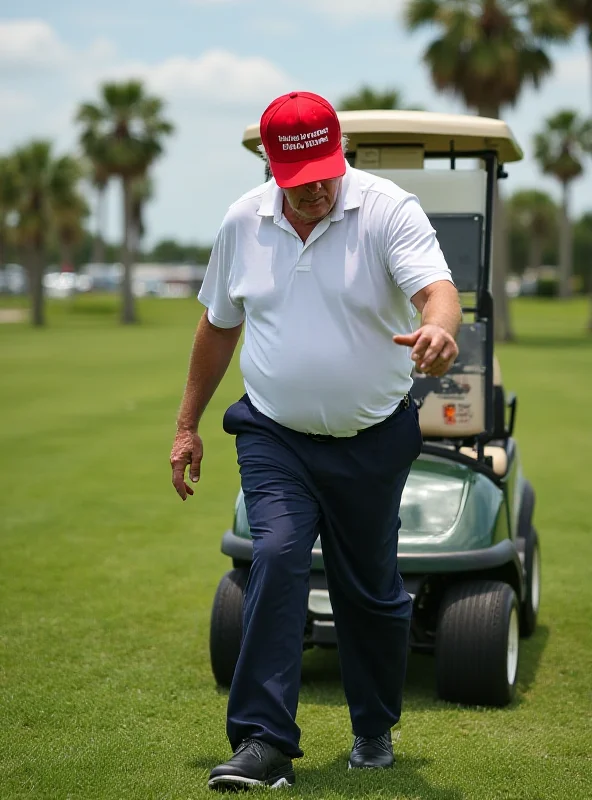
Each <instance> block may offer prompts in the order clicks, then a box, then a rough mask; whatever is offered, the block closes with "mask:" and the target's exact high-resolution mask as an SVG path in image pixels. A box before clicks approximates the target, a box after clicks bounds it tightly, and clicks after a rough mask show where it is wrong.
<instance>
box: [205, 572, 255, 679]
mask: <svg viewBox="0 0 592 800" xmlns="http://www.w3.org/2000/svg"><path fill="white" fill-rule="evenodd" d="M248 577H249V570H248V569H247V568H245V567H240V568H238V569H233V570H231V571H230V572H227V573H226V575H224V577H223V578H222V580H221V581H220V583H219V584H218V588H217V590H216V594H215V596H214V604H213V606H212V616H211V619H210V661H211V664H212V672H213V673H214V678H215V679H216V683H217V684H218V685H219V686H226V687H228V686H230V684H231V683H232V676H233V675H234V670H235V667H236V662H237V661H238V656H239V653H240V647H241V639H242V635H243V597H244V591H245V586H246V585H247V579H248Z"/></svg>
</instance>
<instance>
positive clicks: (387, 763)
mask: <svg viewBox="0 0 592 800" xmlns="http://www.w3.org/2000/svg"><path fill="white" fill-rule="evenodd" d="M394 761H395V757H394V755H393V742H392V739H391V732H390V731H387V732H386V733H383V734H382V736H373V737H369V736H356V738H355V740H354V746H353V747H352V751H351V753H350V756H349V764H348V766H349V768H350V769H357V768H363V767H391V766H392V765H393V763H394Z"/></svg>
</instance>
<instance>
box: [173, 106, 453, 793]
mask: <svg viewBox="0 0 592 800" xmlns="http://www.w3.org/2000/svg"><path fill="white" fill-rule="evenodd" d="M261 137H262V142H263V148H264V151H265V154H266V156H267V159H268V163H269V168H270V170H271V173H272V175H273V179H272V180H271V181H269V182H268V183H266V184H264V185H263V186H260V187H258V188H256V189H254V190H253V191H251V192H249V193H248V194H246V195H244V196H243V197H242V198H240V199H239V200H238V201H237V202H236V203H234V204H233V205H232V206H231V207H230V209H229V211H228V213H227V214H226V217H225V219H224V221H223V223H222V226H221V228H220V231H219V233H218V235H217V237H216V241H215V244H214V249H213V252H212V257H211V261H210V263H209V266H208V270H207V274H206V277H205V280H204V283H203V287H202V289H201V292H200V294H199V299H200V300H201V302H202V303H203V304H204V305H205V306H206V307H207V312H206V314H204V316H203V317H202V319H201V321H200V323H199V325H198V328H197V333H196V337H195V341H194V345H193V351H192V355H191V361H190V369H189V377H188V380H187V385H186V389H185V393H184V397H183V402H182V405H181V409H180V413H179V418H178V430H177V436H176V438H175V442H174V446H173V450H172V454H171V465H172V468H173V484H174V486H175V488H176V490H177V492H178V493H179V495H180V496H181V498H182V499H183V500H185V499H186V497H187V495H191V494H193V490H192V489H191V487H190V486H189V485H188V484H187V483H185V469H186V467H187V466H190V471H189V475H190V478H191V480H192V481H197V480H199V474H200V465H201V460H202V455H203V447H202V441H201V438H200V436H199V434H198V432H197V429H198V423H199V420H200V418H201V416H202V414H203V412H204V410H205V408H206V405H207V403H208V401H209V400H210V399H211V397H212V395H213V394H214V391H215V390H216V388H217V386H218V384H219V382H220V380H221V379H222V377H223V375H224V373H225V371H226V369H227V367H228V364H229V362H230V360H231V358H232V355H233V352H234V349H235V347H236V344H237V342H238V340H239V336H240V334H241V330H242V326H243V322H244V323H245V340H244V346H243V348H242V351H241V357H240V363H241V369H242V373H243V377H244V383H245V388H246V394H245V395H244V396H243V397H242V398H241V399H240V400H239V401H238V402H236V403H234V404H233V405H232V406H231V407H230V408H229V409H228V410H227V412H226V414H225V416H224V429H225V430H226V431H227V432H228V433H230V434H232V435H234V436H235V437H236V447H237V453H238V463H239V466H240V474H241V483H242V488H243V492H244V499H245V506H246V511H247V517H248V521H249V526H250V530H251V534H252V538H253V563H252V567H251V570H250V576H249V581H248V584H247V587H246V592H245V602H244V625H243V631H244V632H243V642H242V647H241V652H240V657H239V660H238V663H237V667H236V671H235V675H234V679H233V682H232V686H231V690H230V696H229V701H228V715H227V734H228V738H229V741H230V744H231V747H232V749H233V751H234V755H233V756H232V757H231V758H230V760H229V761H228V762H227V763H225V764H222V765H220V766H219V767H216V768H215V769H213V770H212V773H211V775H210V781H209V785H210V787H211V788H214V789H225V788H233V787H234V788H236V787H237V786H240V787H248V786H253V785H261V784H265V785H269V786H280V785H285V784H288V785H290V784H293V783H294V781H295V777H294V771H293V767H292V759H293V758H298V757H300V756H302V755H303V753H302V751H301V750H300V747H299V739H300V730H299V728H298V726H297V725H296V722H295V717H296V710H297V705H298V692H299V686H300V666H301V656H302V639H303V633H304V626H305V622H306V613H307V601H308V577H309V570H310V564H311V551H312V547H313V543H314V541H315V539H316V536H317V534H318V533H319V532H320V535H321V540H322V547H323V556H324V564H325V571H326V576H327V583H328V588H329V593H330V597H331V603H332V607H333V613H334V620H335V628H336V634H337V640H338V647H339V657H340V662H341V669H342V677H343V685H344V690H345V694H346V698H347V702H348V706H349V711H350V717H351V723H352V729H353V734H354V737H355V738H354V744H353V749H352V751H351V754H350V757H349V767H351V768H359V767H388V766H390V765H391V764H392V763H393V761H394V756H393V748H392V742H391V733H390V731H391V728H392V726H393V725H395V724H396V723H397V722H398V720H399V718H400V714H401V696H402V690H403V682H404V677H405V668H406V662H407V648H408V637H409V622H410V617H411V611H412V608H411V599H410V597H409V595H408V594H407V593H406V591H405V589H404V588H403V585H402V582H401V578H400V575H399V572H398V569H397V540H398V530H399V526H400V520H399V505H400V499H401V494H402V491H403V488H404V485H405V481H406V479H407V476H408V474H409V470H410V467H411V464H412V462H413V461H414V460H415V458H417V456H418V455H419V453H420V449H421V433H420V430H419V424H418V414H417V409H416V407H415V404H414V403H413V402H410V398H409V390H410V387H411V385H412V379H411V371H412V366H413V362H415V365H416V367H417V368H418V369H419V370H420V371H423V372H425V373H427V374H430V375H435V376H440V375H443V374H444V373H445V372H446V371H447V370H448V369H449V367H450V366H451V364H452V363H453V361H454V359H455V358H456V355H457V353H458V350H457V346H456V343H455V337H456V333H457V330H458V326H459V323H460V317H461V312H460V305H459V299H458V294H457V291H456V288H455V286H454V284H453V283H452V280H451V276H450V271H449V269H448V266H447V264H446V262H445V260H444V257H443V255H442V252H441V250H440V247H439V245H438V243H437V241H436V237H435V232H434V230H433V228H432V227H431V225H430V223H429V221H428V219H427V217H426V215H425V214H424V212H423V211H422V209H421V208H420V206H419V203H418V201H417V198H415V197H413V196H412V195H409V194H407V193H406V192H404V191H402V190H401V189H400V188H399V187H397V186H396V185H395V184H393V183H392V182H390V181H387V180H385V179H382V178H378V177H376V176H372V175H369V174H367V173H365V172H362V171H359V170H356V169H353V168H351V167H349V166H348V165H347V164H346V161H345V158H344V154H343V148H342V137H341V129H340V125H339V121H338V118H337V115H336V113H335V110H334V109H333V108H332V106H331V105H330V104H329V103H328V102H327V101H326V100H324V99H323V98H322V97H319V96H318V95H315V94H310V93H306V92H292V93H290V94H288V95H283V96H282V97H279V98H277V99H276V100H275V101H274V102H273V103H271V105H270V106H269V107H268V108H267V109H266V111H265V112H264V114H263V116H262V118H261ZM413 307H415V308H413ZM416 309H417V310H418V311H419V312H420V313H421V326H420V327H419V328H418V329H417V330H414V324H413V318H414V316H415V314H416Z"/></svg>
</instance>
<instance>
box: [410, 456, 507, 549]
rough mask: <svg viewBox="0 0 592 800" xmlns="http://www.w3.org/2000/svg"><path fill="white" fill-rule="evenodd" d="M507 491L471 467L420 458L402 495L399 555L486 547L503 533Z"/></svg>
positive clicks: (436, 459) (443, 459) (441, 460)
mask: <svg viewBox="0 0 592 800" xmlns="http://www.w3.org/2000/svg"><path fill="white" fill-rule="evenodd" d="M503 505H504V496H503V491H502V490H501V488H500V487H498V486H497V485H496V484H495V483H494V482H493V481H491V480H490V479H489V478H487V477H486V476H485V475H482V474H480V473H478V472H475V471H474V470H473V469H471V468H470V467H468V466H465V465H463V464H457V463H455V462H453V461H447V460H446V459H445V458H441V459H438V458H431V457H425V456H422V457H420V458H419V459H418V460H417V461H416V462H415V463H414V464H413V467H412V469H411V472H410V474H409V478H408V480H407V484H406V486H405V490H404V492H403V497H402V499H401V530H400V531H399V553H400V554H401V555H405V554H411V553H413V554H415V555H418V556H420V555H421V554H422V553H431V552H433V551H434V550H437V551H438V552H440V553H453V552H458V551H460V550H463V551H466V550H481V549H483V548H486V547H489V546H490V545H491V544H495V543H496V542H497V541H498V540H499V538H500V537H501V536H502V535H503V527H505V526H503V527H502V530H500V531H499V532H498V530H497V528H498V519H499V518H500V517H503V516H504V511H503Z"/></svg>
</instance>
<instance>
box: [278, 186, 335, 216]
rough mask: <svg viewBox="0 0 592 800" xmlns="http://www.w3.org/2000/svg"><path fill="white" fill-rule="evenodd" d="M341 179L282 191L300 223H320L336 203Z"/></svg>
mask: <svg viewBox="0 0 592 800" xmlns="http://www.w3.org/2000/svg"><path fill="white" fill-rule="evenodd" d="M341 180H342V179H341V178H331V179H330V180H328V181H316V182H314V183H303V184H302V186H295V187H294V188H293V189H284V190H283V192H284V196H285V198H286V201H287V203H288V205H289V206H290V208H291V209H292V211H293V212H294V214H295V215H296V216H297V217H298V219H299V220H300V221H301V222H320V220H322V219H324V217H326V216H327V214H329V213H330V212H331V210H332V209H333V206H334V205H335V203H336V202H337V195H338V194H339V187H340V186H341Z"/></svg>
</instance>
